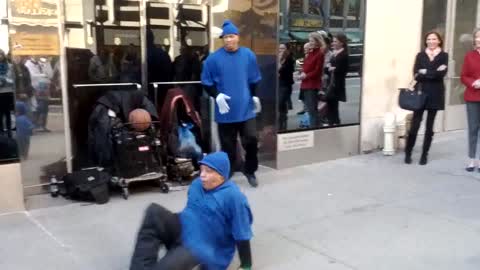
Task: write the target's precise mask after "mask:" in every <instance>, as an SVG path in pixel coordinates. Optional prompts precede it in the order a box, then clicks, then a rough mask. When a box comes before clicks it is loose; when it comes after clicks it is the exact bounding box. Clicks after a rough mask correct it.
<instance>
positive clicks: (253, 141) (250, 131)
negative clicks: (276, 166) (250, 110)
mask: <svg viewBox="0 0 480 270" xmlns="http://www.w3.org/2000/svg"><path fill="white" fill-rule="evenodd" d="M218 135H219V137H220V143H221V145H222V150H223V151H225V152H226V153H227V154H228V159H229V160H230V168H231V173H232V172H234V169H235V167H236V166H235V161H236V157H237V154H238V153H237V137H238V135H240V140H241V142H242V146H243V149H245V152H246V153H245V164H244V168H243V170H244V172H245V173H248V174H253V173H255V172H256V171H257V169H258V157H257V153H258V143H257V142H258V140H257V125H256V121H255V118H253V119H250V120H248V121H245V122H238V123H226V124H222V123H219V124H218Z"/></svg>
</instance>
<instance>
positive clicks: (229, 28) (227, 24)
mask: <svg viewBox="0 0 480 270" xmlns="http://www.w3.org/2000/svg"><path fill="white" fill-rule="evenodd" d="M222 28H223V32H222V35H221V36H220V38H223V36H226V35H238V28H237V27H236V26H235V24H233V22H232V21H231V20H225V21H224V22H223V26H222Z"/></svg>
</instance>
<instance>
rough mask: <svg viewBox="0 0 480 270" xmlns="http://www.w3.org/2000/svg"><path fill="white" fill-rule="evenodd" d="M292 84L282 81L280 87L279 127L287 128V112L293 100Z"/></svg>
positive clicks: (280, 128)
mask: <svg viewBox="0 0 480 270" xmlns="http://www.w3.org/2000/svg"><path fill="white" fill-rule="evenodd" d="M291 95H292V85H288V84H283V83H280V85H279V88H278V129H279V130H286V129H287V120H288V118H287V114H288V108H289V102H291Z"/></svg>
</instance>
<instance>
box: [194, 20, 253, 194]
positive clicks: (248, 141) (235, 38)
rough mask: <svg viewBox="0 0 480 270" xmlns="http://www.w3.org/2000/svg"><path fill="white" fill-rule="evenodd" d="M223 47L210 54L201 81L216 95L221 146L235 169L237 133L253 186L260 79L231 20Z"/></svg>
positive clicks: (249, 54) (245, 165) (227, 25)
mask: <svg viewBox="0 0 480 270" xmlns="http://www.w3.org/2000/svg"><path fill="white" fill-rule="evenodd" d="M221 38H222V39H223V43H224V46H223V48H220V49H218V50H217V51H215V52H214V53H212V54H210V55H209V56H208V58H207V59H206V60H205V63H204V64H203V69H202V85H203V87H204V88H205V90H206V91H207V93H208V94H209V95H210V96H212V97H213V98H215V101H216V105H217V106H215V121H216V122H217V123H218V133H219V137H220V143H221V146H222V150H223V151H225V152H226V153H227V154H228V158H229V159H230V164H231V168H232V174H233V171H234V169H235V168H234V164H235V159H236V156H237V137H238V135H240V138H241V141H242V145H243V148H244V149H245V152H246V153H245V164H244V168H243V173H244V174H245V176H246V177H247V180H248V182H249V183H250V185H251V186H252V187H257V186H258V182H257V178H256V176H255V172H256V171H257V169H258V157H257V152H258V145H257V130H256V123H255V118H256V115H257V113H259V112H260V111H261V104H260V99H259V98H258V97H256V88H257V85H258V84H259V82H260V80H261V78H262V77H261V75H260V70H259V68H258V64H257V59H256V57H255V54H254V53H253V52H252V51H251V50H250V49H248V48H245V47H240V46H239V33H238V29H237V27H236V26H235V25H234V24H233V23H232V22H231V21H230V20H226V21H225V22H224V23H223V33H222V36H221Z"/></svg>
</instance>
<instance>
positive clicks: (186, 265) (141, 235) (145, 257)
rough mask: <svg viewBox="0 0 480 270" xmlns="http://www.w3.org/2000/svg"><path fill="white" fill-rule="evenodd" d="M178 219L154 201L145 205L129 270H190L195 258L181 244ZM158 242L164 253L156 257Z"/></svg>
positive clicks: (196, 263)
mask: <svg viewBox="0 0 480 270" xmlns="http://www.w3.org/2000/svg"><path fill="white" fill-rule="evenodd" d="M181 228H182V227H181V223H180V220H179V218H178V215H177V214H174V213H172V212H170V211H168V210H167V209H165V208H163V207H161V206H160V205H158V204H154V203H152V204H151V205H150V206H148V208H147V210H146V212H145V217H144V218H143V221H142V224H141V226H140V230H139V231H138V235H137V241H136V244H135V250H134V252H133V257H132V261H131V264H130V270H192V269H193V268H194V267H195V266H197V265H199V262H198V261H197V259H195V257H194V256H193V255H192V254H191V253H190V252H189V251H188V250H187V249H186V248H185V247H183V246H182V245H181V231H182V229H181ZM162 246H165V248H166V249H167V254H166V255H165V256H164V257H163V258H161V259H160V260H158V251H159V250H160V248H161V247H162Z"/></svg>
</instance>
